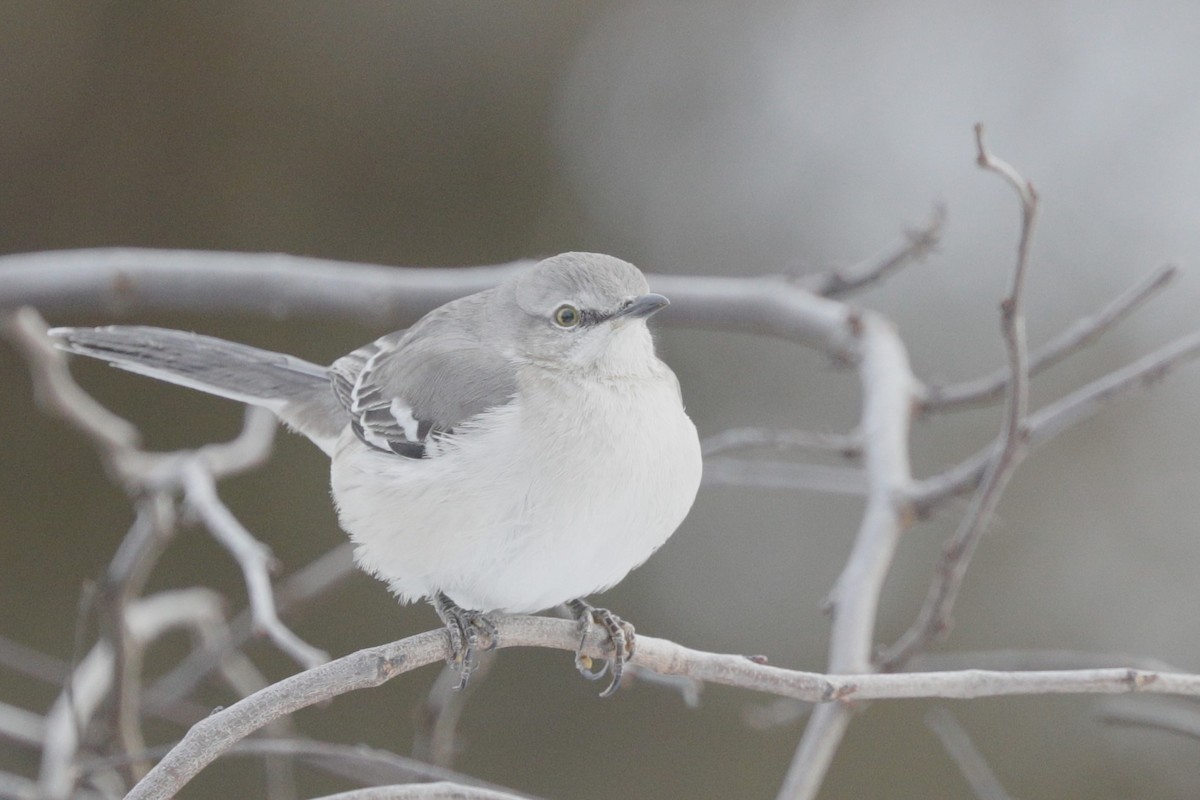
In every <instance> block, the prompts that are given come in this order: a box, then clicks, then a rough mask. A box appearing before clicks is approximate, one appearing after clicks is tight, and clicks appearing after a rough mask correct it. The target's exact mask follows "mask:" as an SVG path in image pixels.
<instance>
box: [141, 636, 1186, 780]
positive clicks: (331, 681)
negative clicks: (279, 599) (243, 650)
mask: <svg viewBox="0 0 1200 800" xmlns="http://www.w3.org/2000/svg"><path fill="white" fill-rule="evenodd" d="M495 623H496V628H497V633H498V638H499V647H500V648H507V647H541V648H553V649H557V650H564V651H574V650H576V649H577V648H579V646H580V642H579V628H578V626H577V625H576V624H575V623H574V622H573V621H571V620H562V619H552V618H548V617H528V616H506V615H497V616H496V618H495ZM604 647H605V642H604V640H603V637H602V636H601V634H600V633H599V632H598V631H593V632H592V633H591V634H589V636H588V637H587V639H585V641H584V642H583V648H582V649H583V652H584V654H585V655H590V656H593V657H595V658H599V657H601V656H602V655H603V653H604V652H605V650H604ZM449 652H450V651H449V639H448V637H447V636H446V633H445V631H444V630H437V631H429V632H427V633H422V634H418V635H416V636H412V637H409V638H407V639H403V640H401V641H398V642H393V643H391V644H387V645H382V646H379V647H373V648H368V649H366V650H360V651H358V652H356V653H352V654H350V655H348V656H344V657H342V658H339V659H336V660H334V661H331V662H328V663H326V664H322V665H321V666H319V667H316V668H314V669H311V670H308V671H306V672H302V673H299V674H298V675H293V676H292V677H290V678H286V679H284V680H282V681H280V682H278V683H276V684H273V685H271V686H269V687H267V688H266V689H263V690H262V691H259V692H256V693H255V694H253V695H251V696H250V697H247V698H245V699H243V700H241V701H239V702H237V703H235V704H233V705H232V706H229V707H227V708H224V709H221V710H219V711H217V712H215V713H213V714H212V715H210V716H209V717H206V718H205V719H203V720H201V721H200V722H198V723H197V724H196V725H194V726H193V727H192V729H191V730H190V731H188V733H187V735H186V736H185V737H184V739H183V741H182V742H180V743H179V745H177V746H176V747H175V748H174V749H173V750H172V751H171V752H170V753H169V754H168V755H167V756H166V757H164V758H163V760H162V761H160V762H159V763H158V764H157V765H156V766H155V767H154V769H153V770H151V771H150V774H149V775H147V776H146V778H145V779H143V781H142V782H141V783H139V784H138V786H137V787H135V788H134V789H133V791H132V792H131V793H130V794H129V796H128V800H146V799H147V798H167V797H170V796H172V795H173V794H174V793H176V792H178V791H179V790H180V788H182V787H183V786H184V785H185V784H186V783H187V782H188V781H189V780H190V779H191V778H192V777H194V776H195V775H196V774H197V773H198V772H199V771H200V770H201V769H203V768H204V767H205V766H207V765H208V764H209V763H211V762H212V761H213V760H214V759H215V758H217V757H218V756H220V755H221V754H222V753H224V752H226V751H227V750H228V749H229V748H230V747H232V746H233V745H234V744H236V743H237V742H238V741H240V740H242V739H244V738H245V737H246V736H248V735H250V734H251V733H253V732H254V731H255V730H258V729H260V728H262V727H263V726H264V725H266V724H267V723H268V722H270V721H271V720H273V719H277V718H279V717H281V716H283V715H285V714H291V713H293V712H295V711H298V710H299V709H301V708H305V707H307V706H311V705H313V704H316V703H320V702H322V701H325V700H328V699H330V698H332V697H336V696H338V695H341V694H345V693H346V692H350V691H355V690H359V689H366V688H370V687H374V686H379V685H380V684H382V683H384V682H386V681H388V680H390V679H392V678H394V677H396V676H398V675H401V674H404V673H407V672H411V671H412V670H415V669H419V668H421V667H424V666H429V665H432V664H439V663H441V662H442V661H443V660H445V658H446V657H447V656H448V655H449ZM633 663H635V664H638V665H640V666H642V667H645V668H647V669H652V670H654V671H656V672H662V673H665V674H669V675H687V676H689V677H692V678H696V679H698V680H702V681H706V682H711V683H719V684H724V685H728V686H738V687H741V688H745V689H752V690H755V691H763V692H769V693H771V694H775V695H778V696H781V697H793V698H795V699H798V700H805V701H809V702H819V703H824V704H825V705H823V706H822V707H831V708H832V707H842V706H843V705H844V704H845V703H848V702H852V701H866V700H881V699H885V698H920V697H942V698H956V699H966V698H975V697H999V696H1008V695H1035V694H1131V693H1145V694H1161V695H1180V696H1192V697H1200V675H1190V674H1180V673H1160V672H1147V671H1142V670H1136V669H1089V670H1067V671H1022V672H996V671H989V670H961V671H958V672H924V673H917V672H913V673H884V674H870V673H868V674H819V673H811V672H798V671H795V670H787V669H780V668H778V667H772V666H768V665H766V664H762V663H759V662H758V661H757V660H753V659H749V658H746V657H745V656H742V655H725V654H718V653H704V652H700V651H697V650H691V649H689V648H686V647H682V646H681V645H677V644H674V643H673V642H669V641H666V640H663V639H656V638H653V637H649V636H641V637H639V638H638V651H637V653H636V654H635V656H634V658H633Z"/></svg>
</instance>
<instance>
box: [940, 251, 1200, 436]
mask: <svg viewBox="0 0 1200 800" xmlns="http://www.w3.org/2000/svg"><path fill="white" fill-rule="evenodd" d="M1178 275H1179V269H1178V267H1174V266H1170V265H1168V266H1165V267H1161V268H1159V269H1157V270H1155V271H1154V272H1152V273H1150V274H1149V275H1147V276H1146V277H1145V278H1143V279H1142V280H1141V281H1139V282H1138V283H1137V284H1135V285H1134V286H1131V287H1129V288H1128V289H1126V290H1125V291H1124V292H1122V293H1121V294H1120V295H1118V296H1117V297H1115V298H1113V300H1112V301H1110V302H1109V304H1108V305H1106V306H1105V307H1104V308H1102V309H1100V310H1099V311H1097V312H1096V313H1095V314H1093V315H1091V316H1088V317H1084V318H1083V319H1080V320H1077V321H1076V322H1075V324H1074V325H1072V326H1071V327H1069V328H1067V329H1066V330H1065V331H1063V332H1062V333H1060V334H1059V335H1058V336H1055V337H1054V338H1053V339H1051V340H1050V341H1048V342H1046V343H1045V344H1044V345H1042V346H1041V347H1040V348H1038V349H1037V351H1035V352H1034V353H1033V354H1032V355H1031V356H1030V358H1029V375H1030V376H1031V377H1032V376H1034V375H1037V374H1039V373H1041V372H1043V371H1045V370H1047V369H1049V368H1050V367H1052V366H1054V365H1055V364H1057V363H1059V362H1060V361H1062V360H1063V359H1064V358H1066V357H1067V356H1069V355H1071V354H1072V353H1075V352H1077V351H1078V350H1080V349H1082V348H1083V347H1086V346H1087V345H1089V344H1091V343H1092V342H1093V341H1095V340H1096V339H1098V338H1099V337H1100V336H1101V335H1103V334H1104V333H1107V332H1108V331H1109V330H1111V329H1112V328H1113V327H1115V326H1116V325H1117V324H1118V323H1120V322H1121V321H1123V320H1124V319H1125V318H1126V317H1127V316H1129V315H1130V314H1132V313H1133V312H1134V311H1135V310H1137V309H1138V308H1140V307H1141V306H1142V305H1143V304H1144V303H1145V302H1146V301H1147V300H1149V299H1150V298H1152V297H1154V296H1155V295H1156V294H1158V292H1159V291H1161V290H1162V289H1164V288H1166V286H1167V285H1168V284H1169V283H1171V281H1173V280H1174V279H1175V278H1176V277H1177V276H1178ZM1009 375H1010V372H1009V370H1008V369H1007V368H1004V367H1001V368H1000V369H998V370H996V371H995V372H993V373H992V374H990V375H985V376H984V377H982V378H976V379H975V380H971V381H965V382H963V383H956V384H950V385H945V386H937V385H933V386H926V387H923V388H922V391H921V393H920V401H919V405H918V411H919V413H921V414H930V413H933V412H942V411H954V410H957V409H959V408H967V407H970V406H976V405H984V404H987V403H992V402H995V401H997V400H999V399H1001V398H1002V397H1003V396H1004V391H1005V389H1007V388H1008V379H1009Z"/></svg>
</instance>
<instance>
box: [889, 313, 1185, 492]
mask: <svg viewBox="0 0 1200 800" xmlns="http://www.w3.org/2000/svg"><path fill="white" fill-rule="evenodd" d="M1197 357H1200V331H1197V332H1195V333H1190V334H1188V335H1186V336H1181V337H1180V338H1178V339H1176V340H1175V341H1173V342H1171V343H1169V344H1167V345H1164V346H1163V347H1161V348H1159V349H1158V350H1155V351H1154V352H1152V353H1149V354H1147V355H1144V356H1142V357H1141V358H1139V359H1138V360H1137V361H1134V362H1132V363H1130V364H1127V365H1126V366H1124V367H1122V368H1120V369H1117V370H1114V371H1112V372H1110V373H1109V374H1107V375H1105V376H1104V377H1102V378H1098V379H1096V380H1094V381H1092V382H1091V383H1089V384H1087V385H1086V386H1083V387H1081V388H1079V389H1076V390H1075V391H1074V392H1071V393H1070V394H1068V395H1066V396H1065V397H1062V398H1060V399H1058V400H1056V401H1054V402H1053V403H1049V404H1047V405H1045V406H1043V407H1042V408H1040V409H1039V410H1037V411H1035V412H1033V413H1032V414H1030V415H1029V418H1028V419H1027V421H1026V430H1027V431H1028V433H1027V444H1028V446H1029V447H1030V448H1034V447H1037V446H1038V445H1041V444H1044V443H1045V442H1048V441H1049V440H1051V439H1053V438H1054V437H1056V436H1058V435H1059V434H1060V433H1063V432H1065V431H1066V430H1068V429H1070V428H1072V427H1074V426H1076V425H1078V424H1079V423H1080V422H1083V421H1084V420H1085V419H1087V418H1088V417H1091V416H1092V415H1093V414H1096V413H1097V412H1099V411H1101V410H1103V409H1105V408H1107V407H1108V406H1109V405H1110V404H1111V403H1113V402H1114V401H1116V400H1118V399H1120V398H1121V397H1123V396H1125V395H1127V394H1129V393H1131V392H1135V391H1138V390H1142V389H1146V388H1148V387H1150V386H1152V385H1154V384H1155V383H1158V382H1159V381H1161V380H1163V379H1164V378H1165V377H1167V376H1168V375H1170V374H1171V373H1172V372H1173V371H1174V370H1175V369H1176V368H1177V367H1179V366H1181V365H1183V364H1185V363H1187V362H1189V361H1192V360H1194V359H1196V358H1197ZM1002 445H1003V443H1002V442H1001V441H999V440H997V441H994V442H992V443H991V444H989V445H987V446H986V447H984V448H983V449H982V450H980V451H979V452H978V453H976V454H975V455H973V456H971V457H970V458H967V459H965V460H964V461H961V462H959V463H958V464H956V465H954V466H953V467H951V468H950V469H948V470H946V471H944V472H941V473H939V474H937V475H934V476H932V477H930V478H926V479H925V480H922V481H919V482H918V483H917V484H916V485H915V486H914V488H913V490H912V493H911V495H910V499H911V500H912V504H913V508H914V510H915V511H917V513H919V514H922V515H924V514H927V513H929V512H930V511H932V510H933V509H934V508H935V507H936V506H937V505H938V504H940V503H942V502H944V501H945V500H947V499H948V498H951V497H954V496H956V495H959V494H962V493H964V492H968V491H971V490H972V489H974V488H975V487H977V486H978V485H979V484H980V480H981V479H982V478H983V475H984V473H985V472H986V470H987V465H988V464H989V463H991V462H992V461H993V460H994V459H995V457H996V452H997V450H998V449H999V448H1000V447H1002Z"/></svg>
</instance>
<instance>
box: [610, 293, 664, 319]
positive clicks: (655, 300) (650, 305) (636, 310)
mask: <svg viewBox="0 0 1200 800" xmlns="http://www.w3.org/2000/svg"><path fill="white" fill-rule="evenodd" d="M670 304H671V301H670V300H668V299H667V298H665V297H663V296H662V295H661V294H655V293H654V292H649V293H647V294H644V295H641V296H640V297H635V298H634V299H633V302H632V303H630V304H629V305H627V306H625V307H624V308H622V309H621V310H620V311H618V312H617V313H615V314H613V318H614V319H616V318H619V317H641V318H643V319H644V318H646V317H648V316H650V315H651V314H653V313H655V312H656V311H662V310H663V309H664V308H666V307H667V306H669V305H670Z"/></svg>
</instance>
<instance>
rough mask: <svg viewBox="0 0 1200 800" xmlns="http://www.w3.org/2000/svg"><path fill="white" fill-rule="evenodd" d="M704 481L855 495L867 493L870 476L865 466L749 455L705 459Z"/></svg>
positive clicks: (712, 484) (720, 484)
mask: <svg viewBox="0 0 1200 800" xmlns="http://www.w3.org/2000/svg"><path fill="white" fill-rule="evenodd" d="M703 484H704V485H705V486H755V487H758V488H760V489H790V490H793V491H810V492H823V493H825V494H845V495H854V496H861V495H865V494H866V493H867V478H866V475H865V474H864V473H863V471H862V470H861V469H850V468H847V467H830V466H826V465H824V464H795V463H792V462H789V461H765V460H760V459H747V458H728V457H717V458H710V459H707V460H706V461H705V462H704V478H703Z"/></svg>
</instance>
